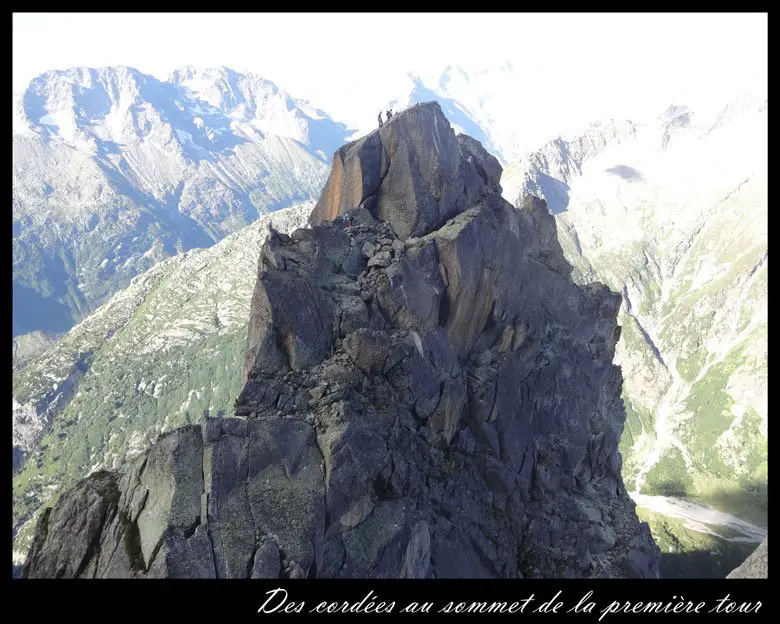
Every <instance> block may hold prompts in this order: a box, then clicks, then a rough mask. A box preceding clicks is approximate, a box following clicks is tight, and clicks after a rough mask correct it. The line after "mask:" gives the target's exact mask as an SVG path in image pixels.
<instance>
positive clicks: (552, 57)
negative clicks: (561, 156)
mask: <svg viewBox="0 0 780 624" xmlns="http://www.w3.org/2000/svg"><path fill="white" fill-rule="evenodd" d="M507 61H509V62H511V64H512V67H513V68H514V74H515V76H516V79H515V82H516V83H517V85H519V86H518V88H520V87H521V91H520V92H521V93H522V94H524V95H523V99H524V100H525V99H526V98H534V104H533V106H531V108H527V107H526V109H523V110H525V111H526V113H525V114H529V111H530V112H534V111H538V113H534V114H539V115H541V114H542V112H545V111H546V112H547V113H548V116H556V115H557V116H559V117H566V118H571V119H574V118H583V119H585V118H595V117H604V116H618V117H633V118H637V117H638V116H640V115H641V114H646V113H648V112H650V111H656V110H657V109H658V108H659V107H665V106H666V105H668V104H670V103H672V102H675V103H686V104H687V103H689V101H690V100H692V99H695V98H702V97H704V98H706V97H708V94H710V93H717V92H719V91H722V90H724V89H732V88H734V87H736V86H738V84H739V83H740V82H741V81H745V80H747V78H748V77H749V76H750V75H752V74H755V73H756V72H763V71H765V68H766V64H767V16H766V14H707V15H701V14H682V15H676V14H564V15H559V14H524V13H514V14H496V13H491V14H370V15H369V14H350V13H343V14H303V15H302V14H284V13H274V14H262V13H249V14H237V13H230V14H227V13H216V14H213V13H183V14H173V13H164V14H151V13H135V14H131V13H128V14H121V13H112V14H109V13H105V14H100V13H82V14H73V13H67V14H66V13H63V14H55V13H49V14H45V13H44V14H40V13H36V14H32V13H30V14H22V13H17V14H14V17H13V74H14V75H13V87H14V92H18V91H22V90H23V89H24V88H25V86H26V85H27V83H28V82H29V81H30V79H31V78H33V77H34V76H36V75H38V74H40V73H42V72H44V71H47V70H49V69H66V68H68V67H74V66H90V67H102V66H106V65H129V66H132V67H136V68H137V69H139V70H141V71H143V72H146V73H151V74H153V75H155V76H157V77H158V78H165V77H166V76H167V75H168V73H169V72H170V71H171V70H172V69H174V68H177V67H181V66H183V65H195V66H202V67H210V66H215V65H226V66H229V67H232V68H234V69H237V70H248V71H252V72H255V73H258V74H260V75H262V76H264V77H266V78H269V79H271V80H273V81H274V82H276V83H277V84H278V85H279V86H280V87H282V88H284V89H286V90H287V91H288V92H290V93H291V94H292V95H293V96H296V97H305V98H308V99H309V100H311V101H312V103H313V104H315V105H317V106H319V107H321V108H323V109H325V110H326V111H328V112H329V113H331V114H332V115H334V116H341V117H342V118H348V117H350V116H351V115H352V116H354V115H355V114H356V113H355V111H356V110H357V109H359V108H360V107H361V106H367V107H368V108H370V109H371V110H370V111H369V113H370V115H371V118H372V120H373V117H375V116H376V113H375V112H374V111H373V108H374V107H375V105H376V102H377V98H380V99H381V97H383V96H387V97H392V96H393V95H394V94H395V92H396V91H397V89H398V86H399V85H400V84H401V82H400V81H402V80H403V79H404V78H403V77H404V75H405V73H406V72H407V71H412V72H415V73H422V74H431V75H433V74H436V73H438V72H440V71H441V70H442V69H443V68H444V67H445V66H447V65H450V64H451V65H460V66H463V67H466V68H480V67H487V66H491V67H493V66H499V65H501V64H504V63H506V62H507ZM518 110H519V109H518ZM659 112H660V111H659ZM369 113H366V114H369ZM346 120H347V121H349V119H346Z"/></svg>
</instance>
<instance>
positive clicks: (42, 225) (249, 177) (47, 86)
mask: <svg viewBox="0 0 780 624" xmlns="http://www.w3.org/2000/svg"><path fill="white" fill-rule="evenodd" d="M346 134H347V132H346V128H345V127H344V126H343V125H341V124H337V123H336V122H334V121H332V120H331V119H329V118H328V117H327V116H326V115H325V114H324V113H322V112H321V111H318V110H316V109H314V108H312V107H311V106H309V105H308V104H307V103H305V102H302V101H296V100H293V99H292V98H291V97H290V96H289V95H288V94H287V93H285V92H284V91H283V90H281V89H279V88H278V87H276V86H275V85H274V84H273V83H271V82H270V81H267V80H264V79H262V78H259V77H256V76H251V75H244V74H238V73H236V72H233V71H232V70H228V69H225V68H218V69H215V70H207V71H202V72H199V71H196V70H193V69H192V68H186V69H184V70H180V71H178V72H174V74H173V76H172V77H171V80H170V81H168V82H162V81H159V80H157V79H155V78H153V77H151V76H148V75H145V74H142V73H140V72H138V71H137V70H134V69H131V68H126V67H112V68H104V69H72V70H67V71H53V72H48V73H46V74H43V75H41V76H39V77H38V78H36V79H35V80H33V81H32V82H31V83H30V86H29V87H28V88H27V90H26V91H25V92H24V93H23V94H21V95H20V96H19V97H18V98H16V99H15V101H14V136H13V160H14V166H13V235H14V237H13V256H14V269H13V273H14V281H13V317H14V335H18V334H23V333H27V332H29V331H33V330H44V331H65V330H67V329H69V328H70V327H71V326H72V325H73V323H74V322H76V321H78V320H79V319H81V318H83V317H84V316H85V315H86V314H87V313H88V312H89V311H90V310H93V309H95V308H96V307H97V306H98V305H100V304H101V303H103V301H105V300H106V299H107V298H108V297H109V296H110V295H111V294H113V293H114V292H116V291H117V290H118V289H119V288H121V287H123V286H125V285H126V284H127V283H129V281H130V279H132V277H133V276H135V275H137V274H139V273H142V272H143V271H145V270H146V269H148V268H149V267H151V266H152V265H153V264H155V263H156V262H158V261H160V260H161V259H163V258H166V257H168V256H171V255H174V254H176V253H178V252H180V251H186V250H187V249H191V248H194V247H205V246H208V245H211V244H213V243H214V242H216V241H218V240H220V239H221V238H223V237H224V236H225V235H227V234H229V233H231V232H234V231H236V230H238V229H240V228H241V227H243V226H244V225H246V224H248V223H251V222H252V221H254V220H255V219H256V218H257V217H258V216H259V215H261V214H264V213H266V212H268V211H270V210H274V209H276V208H279V207H282V206H285V205H289V204H291V203H294V202H295V201H302V200H306V199H311V198H314V197H315V196H316V194H317V193H318V192H319V190H320V188H321V187H322V184H323V183H324V179H325V176H326V175H327V169H328V163H329V161H330V156H331V154H332V152H333V150H334V149H335V147H336V146H338V145H340V144H341V143H342V142H343V139H344V137H345V136H346Z"/></svg>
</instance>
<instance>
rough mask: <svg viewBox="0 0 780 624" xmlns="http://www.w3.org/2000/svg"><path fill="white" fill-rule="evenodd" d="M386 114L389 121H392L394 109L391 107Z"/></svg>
mask: <svg viewBox="0 0 780 624" xmlns="http://www.w3.org/2000/svg"><path fill="white" fill-rule="evenodd" d="M385 114H386V115H387V121H390V119H391V118H392V116H393V109H392V108H391V109H389V110H388V111H387V112H386V113H385Z"/></svg>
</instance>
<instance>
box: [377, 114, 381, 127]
mask: <svg viewBox="0 0 780 624" xmlns="http://www.w3.org/2000/svg"><path fill="white" fill-rule="evenodd" d="M377 120H378V121H379V127H380V128H381V127H382V111H379V115H377Z"/></svg>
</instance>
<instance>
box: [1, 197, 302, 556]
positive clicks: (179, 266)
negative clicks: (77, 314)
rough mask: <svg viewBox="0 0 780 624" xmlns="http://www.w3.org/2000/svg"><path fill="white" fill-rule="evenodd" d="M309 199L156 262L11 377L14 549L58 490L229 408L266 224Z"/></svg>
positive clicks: (291, 220) (297, 213)
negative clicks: (19, 454)
mask: <svg viewBox="0 0 780 624" xmlns="http://www.w3.org/2000/svg"><path fill="white" fill-rule="evenodd" d="M311 207H312V204H311V203H308V204H303V205H300V206H296V207H293V208H289V209H286V210H283V211H279V212H278V213H274V214H273V215H271V216H270V217H266V218H263V219H261V220H259V221H258V222H256V223H254V224H252V225H250V226H248V227H247V228H245V229H244V230H241V231H240V232H238V233H236V234H233V235H231V236H229V237H227V238H226V239H225V240H224V241H222V242H220V243H218V244H217V245H215V246H214V247H211V248H209V249H199V250H193V251H191V252H188V253H186V254H182V255H179V256H176V257H174V258H172V259H170V260H166V261H163V262H162V263H160V264H158V265H156V266H155V267H153V268H152V269H151V270H150V271H148V272H147V273H145V274H143V275H141V276H139V277H138V278H136V279H135V280H134V281H133V283H132V284H131V285H130V286H129V287H128V288H127V289H125V290H123V291H120V292H119V293H117V295H115V296H114V297H112V298H111V299H110V300H109V301H108V302H107V303H106V304H104V305H103V306H102V307H101V308H99V309H98V310H97V311H96V312H94V313H93V314H92V315H90V316H89V317H88V318H87V319H86V320H85V321H83V322H82V323H80V324H79V325H77V326H76V327H75V328H74V329H73V330H71V331H70V332H68V333H67V334H66V335H65V336H64V337H63V338H61V339H60V340H59V341H57V342H55V343H54V344H52V345H50V346H49V347H48V348H46V349H44V350H43V351H42V352H41V353H40V354H39V355H38V356H37V357H36V358H34V359H33V360H32V361H31V362H30V363H29V364H28V365H27V366H26V367H25V368H24V369H23V370H22V371H21V372H20V373H18V374H17V375H16V376H15V377H14V388H13V391H14V407H15V412H14V420H15V423H14V434H15V440H14V443H15V445H17V444H19V445H22V444H23V443H27V447H26V448H27V449H28V457H27V458H26V461H24V463H23V465H22V466H21V467H20V468H19V469H18V471H17V472H16V473H15V474H14V478H13V523H14V532H15V558H16V559H22V558H23V557H24V553H26V550H27V548H28V546H29V540H30V539H31V533H32V529H33V528H34V522H30V520H31V519H32V518H33V517H34V515H35V513H36V511H38V510H39V509H40V508H41V506H42V505H43V504H44V503H46V502H47V501H51V499H52V496H56V493H57V492H58V491H61V490H62V489H63V488H67V487H68V486H69V485H71V484H72V483H74V482H75V481H76V480H78V479H81V478H83V477H84V476H85V475H86V474H88V473H90V472H92V471H94V470H98V469H102V468H105V469H115V468H119V467H121V466H122V465H123V464H124V463H125V462H126V461H127V460H129V459H132V458H134V457H136V456H138V455H140V454H141V453H142V452H143V451H145V450H146V449H147V448H148V447H149V445H150V444H151V443H152V442H153V441H154V440H155V439H156V438H157V436H158V435H159V434H160V433H162V432H164V431H168V430H170V429H173V428H176V427H178V426H180V425H183V424H185V423H188V422H193V423H195V422H199V421H200V420H201V419H202V418H203V416H204V414H205V413H206V412H210V413H211V414H217V413H220V412H223V413H230V411H231V409H232V407H233V404H234V402H235V399H236V397H237V396H238V393H239V392H240V390H241V383H242V379H241V373H242V366H243V357H244V349H245V341H246V324H247V321H248V318H249V306H250V300H251V295H252V290H253V288H254V283H255V280H256V276H257V260H258V256H259V251H260V247H261V245H262V242H263V240H264V238H265V236H266V232H267V229H266V228H267V222H268V220H269V219H270V220H271V221H273V223H274V224H275V227H277V229H279V230H281V231H287V230H292V229H295V228H296V227H302V226H303V225H304V224H305V221H306V219H307V217H308V213H309V212H310V210H311ZM63 388H65V389H64V390H63ZM36 417H37V420H36ZM20 431H27V434H28V435H27V439H26V440H23V439H21V438H22V436H21V434H20V433H19V432H20ZM17 438H19V439H17ZM15 448H16V446H15Z"/></svg>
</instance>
